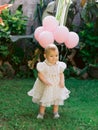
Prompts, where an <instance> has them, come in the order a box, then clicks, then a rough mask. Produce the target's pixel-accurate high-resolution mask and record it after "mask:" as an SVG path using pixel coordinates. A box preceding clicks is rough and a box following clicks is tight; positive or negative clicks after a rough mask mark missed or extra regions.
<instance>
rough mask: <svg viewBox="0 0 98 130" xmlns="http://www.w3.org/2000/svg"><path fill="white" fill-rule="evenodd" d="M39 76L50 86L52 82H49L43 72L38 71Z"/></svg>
mask: <svg viewBox="0 0 98 130" xmlns="http://www.w3.org/2000/svg"><path fill="white" fill-rule="evenodd" d="M38 78H39V79H40V80H41V81H42V82H43V83H44V84H45V85H47V86H50V85H51V83H49V82H48V81H47V80H46V79H45V76H44V75H43V74H42V73H41V72H38Z"/></svg>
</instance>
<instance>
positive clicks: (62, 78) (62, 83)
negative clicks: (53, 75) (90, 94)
mask: <svg viewBox="0 0 98 130" xmlns="http://www.w3.org/2000/svg"><path fill="white" fill-rule="evenodd" d="M59 85H60V87H61V88H64V86H65V85H64V74H63V73H60V83H59Z"/></svg>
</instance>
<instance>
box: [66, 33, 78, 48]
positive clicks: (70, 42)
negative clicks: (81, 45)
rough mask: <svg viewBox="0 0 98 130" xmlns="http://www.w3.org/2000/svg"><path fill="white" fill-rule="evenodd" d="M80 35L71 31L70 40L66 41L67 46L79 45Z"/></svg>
mask: <svg viewBox="0 0 98 130" xmlns="http://www.w3.org/2000/svg"><path fill="white" fill-rule="evenodd" d="M78 42H79V36H78V35H77V33H75V32H69V36H68V40H66V41H65V45H66V47H67V48H74V47H75V46H77V45H78Z"/></svg>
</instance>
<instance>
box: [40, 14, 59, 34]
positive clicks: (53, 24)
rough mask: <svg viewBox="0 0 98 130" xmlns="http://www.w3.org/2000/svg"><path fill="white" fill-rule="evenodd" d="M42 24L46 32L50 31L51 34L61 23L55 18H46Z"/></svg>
mask: <svg viewBox="0 0 98 130" xmlns="http://www.w3.org/2000/svg"><path fill="white" fill-rule="evenodd" d="M42 23H43V27H44V28H45V30H47V31H50V32H53V31H54V30H55V29H56V28H57V26H58V25H59V22H58V21H57V20H56V18H55V17H53V16H46V17H45V18H44V19H43V22H42Z"/></svg>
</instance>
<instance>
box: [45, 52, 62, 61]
mask: <svg viewBox="0 0 98 130" xmlns="http://www.w3.org/2000/svg"><path fill="white" fill-rule="evenodd" d="M44 56H45V58H46V59H47V60H48V62H49V63H51V64H56V62H57V61H58V59H59V53H58V50H50V51H49V52H48V53H47V54H45V55H44Z"/></svg>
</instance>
